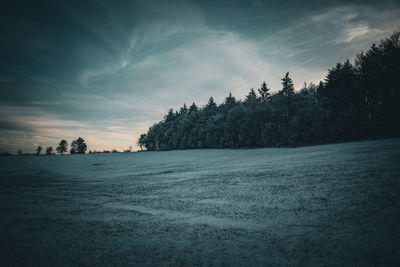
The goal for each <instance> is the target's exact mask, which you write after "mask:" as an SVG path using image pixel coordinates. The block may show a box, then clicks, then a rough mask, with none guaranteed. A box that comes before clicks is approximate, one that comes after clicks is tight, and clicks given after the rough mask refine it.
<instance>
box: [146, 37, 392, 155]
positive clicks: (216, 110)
mask: <svg viewBox="0 0 400 267" xmlns="http://www.w3.org/2000/svg"><path fill="white" fill-rule="evenodd" d="M398 62H400V33H395V34H393V35H392V36H391V37H390V38H386V39H385V40H382V41H381V42H380V43H379V45H372V46H371V48H370V49H369V50H368V51H366V52H365V53H361V54H359V55H357V57H356V60H355V62H354V65H353V64H352V63H350V61H348V60H347V61H345V62H344V63H338V64H337V65H336V66H335V67H334V68H332V69H330V70H328V74H327V75H326V77H325V80H324V81H323V82H320V83H319V85H318V86H317V85H314V84H308V85H307V84H305V85H304V88H302V89H301V90H299V91H295V90H294V84H293V81H292V79H291V78H290V77H289V72H287V73H286V74H285V76H284V77H283V78H282V89H281V90H280V91H279V92H278V93H270V89H269V88H268V87H267V83H266V82H264V83H262V84H261V88H260V89H258V94H259V95H257V94H256V92H255V91H254V89H251V90H250V92H249V94H248V95H247V96H246V97H245V99H244V100H243V101H240V100H236V99H235V98H234V97H233V96H232V94H229V96H228V97H226V98H225V100H224V102H223V103H222V104H221V105H217V104H216V103H215V101H214V99H213V98H212V97H210V99H209V100H208V102H207V104H206V105H205V106H204V107H201V108H197V106H195V104H194V103H193V105H192V106H191V107H190V108H189V110H188V111H187V112H186V109H185V108H183V110H182V109H181V110H180V111H179V112H174V111H173V110H172V109H170V110H169V111H168V114H167V115H165V116H164V120H162V121H160V122H158V123H155V124H154V125H153V126H151V127H150V128H149V130H148V131H147V134H144V135H143V136H141V137H142V138H139V139H142V142H141V147H143V146H145V147H146V149H147V150H169V149H187V148H222V147H261V146H297V145H309V144H318V143H327V142H336V141H345V140H360V139H365V138H371V137H372V138H373V137H395V136H400V116H399V115H398V114H400V78H399V77H400V76H399V75H398V73H400V64H398ZM184 107H185V105H184ZM183 111H184V112H183ZM187 113H188V114H187ZM182 114H187V115H185V116H182Z"/></svg>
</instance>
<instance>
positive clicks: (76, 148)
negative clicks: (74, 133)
mask: <svg viewBox="0 0 400 267" xmlns="http://www.w3.org/2000/svg"><path fill="white" fill-rule="evenodd" d="M86 150H87V146H86V143H85V140H83V139H82V138H81V137H79V138H78V139H76V140H74V141H72V143H71V150H70V153H71V154H85V152H86Z"/></svg>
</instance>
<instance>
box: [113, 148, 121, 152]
mask: <svg viewBox="0 0 400 267" xmlns="http://www.w3.org/2000/svg"><path fill="white" fill-rule="evenodd" d="M111 153H119V152H118V150H116V149H115V148H114V149H113V150H112V151H111Z"/></svg>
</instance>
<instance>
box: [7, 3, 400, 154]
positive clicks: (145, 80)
mask: <svg viewBox="0 0 400 267" xmlns="http://www.w3.org/2000/svg"><path fill="white" fill-rule="evenodd" d="M39 2H40V3H39ZM83 2H84V3H83ZM0 12H1V16H0V21H1V22H0V27H1V31H0V33H1V34H0V45H1V47H0V53H1V62H0V112H1V113H0V114H1V117H0V151H2V152H3V151H10V152H12V153H15V152H16V151H17V150H18V149H22V150H23V152H33V151H34V149H35V147H36V146H37V145H42V146H53V147H55V146H56V145H57V144H58V142H59V141H60V140H61V139H66V140H68V142H70V141H72V140H73V139H76V138H77V137H78V136H81V137H83V138H84V139H85V140H86V142H87V144H88V147H89V149H90V150H103V149H108V150H111V149H113V148H116V149H118V150H124V149H128V147H129V146H133V147H134V148H136V145H135V143H136V140H137V138H138V136H139V135H140V134H141V133H144V132H146V130H147V128H148V127H149V126H151V125H152V124H153V123H155V122H157V121H159V120H161V119H162V117H163V115H164V114H165V113H166V111H167V110H168V109H169V108H170V107H172V108H174V109H176V108H179V107H180V106H181V105H182V104H183V103H184V102H185V103H187V104H190V103H192V102H193V101H194V102H196V103H197V104H198V105H200V106H201V105H204V104H205V103H206V101H207V99H208V98H209V97H210V96H211V95H212V96H213V97H214V98H215V100H216V101H217V102H218V103H221V102H222V100H223V99H224V97H225V96H226V95H228V93H229V92H232V94H233V95H234V96H236V97H239V98H243V97H244V96H245V95H246V94H247V92H248V90H249V88H251V87H254V88H258V87H259V85H260V84H261V82H262V81H266V82H267V84H268V85H269V87H271V88H272V90H273V91H277V90H279V89H280V79H281V78H282V77H283V76H284V74H285V72H286V71H289V72H290V74H291V77H292V78H293V79H294V82H295V86H296V88H297V89H300V88H301V87H302V85H303V84H304V82H314V83H318V82H319V81H320V80H323V78H324V76H325V75H326V73H327V69H328V68H331V67H333V66H334V65H335V64H336V63H337V62H338V61H344V60H346V59H347V58H349V59H351V60H352V59H353V58H354V56H355V55H356V53H357V52H359V51H361V50H366V49H367V48H368V47H369V46H370V45H371V44H372V43H373V42H377V41H379V39H381V38H383V37H386V36H388V35H389V34H390V33H392V32H393V31H398V30H400V4H398V3H396V1H379V4H376V1H326V2H324V1H261V0H259V1H257V0H256V1H186V0H185V1H94V0H93V1H9V3H8V4H2V8H1V11H0Z"/></svg>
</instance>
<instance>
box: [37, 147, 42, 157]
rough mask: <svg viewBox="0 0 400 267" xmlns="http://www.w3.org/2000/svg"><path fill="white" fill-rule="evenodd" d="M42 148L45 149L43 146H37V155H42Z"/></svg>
mask: <svg viewBox="0 0 400 267" xmlns="http://www.w3.org/2000/svg"><path fill="white" fill-rule="evenodd" d="M42 150H43V147H41V146H38V147H37V148H36V155H40V153H42Z"/></svg>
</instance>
